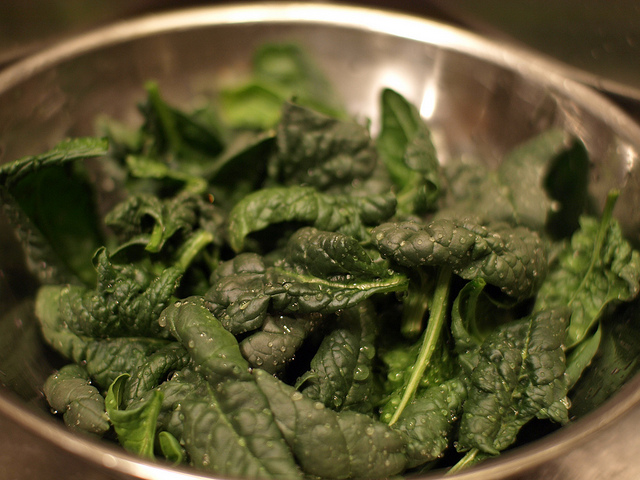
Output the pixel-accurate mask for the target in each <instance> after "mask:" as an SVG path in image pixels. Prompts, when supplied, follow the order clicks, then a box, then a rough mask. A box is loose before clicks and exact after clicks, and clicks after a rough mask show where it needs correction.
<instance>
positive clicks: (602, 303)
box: [535, 192, 640, 347]
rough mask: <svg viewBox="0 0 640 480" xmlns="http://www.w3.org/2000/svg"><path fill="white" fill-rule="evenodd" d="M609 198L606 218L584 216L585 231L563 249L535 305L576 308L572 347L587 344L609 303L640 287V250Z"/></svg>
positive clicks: (571, 327) (571, 326) (626, 297)
mask: <svg viewBox="0 0 640 480" xmlns="http://www.w3.org/2000/svg"><path fill="white" fill-rule="evenodd" d="M616 198H617V192H613V193H612V194H611V195H610V196H609V200H608V202H607V205H606V207H605V211H604V213H603V216H602V219H601V220H600V221H598V220H596V219H594V218H592V217H583V218H582V219H581V221H580V225H581V227H580V230H578V231H576V233H575V234H574V235H573V236H572V238H571V243H570V244H567V246H566V247H565V249H564V250H563V251H562V252H561V254H560V256H559V258H558V263H557V264H556V265H555V266H554V268H553V269H552V270H551V272H550V274H549V279H548V281H547V282H546V283H545V284H544V285H543V288H542V289H541V290H540V294H539V295H538V297H537V300H536V305H535V308H536V310H543V309H548V308H553V307H556V306H567V307H570V308H571V309H572V314H571V322H570V324H569V328H568V330H567V338H566V340H565V342H566V345H567V347H574V346H576V345H577V344H579V343H580V342H582V341H583V340H584V339H585V338H586V337H587V335H588V334H589V332H590V331H591V329H592V328H593V327H594V325H595V324H596V323H597V322H598V320H599V318H600V316H601V315H602V312H603V310H604V309H605V307H607V306H608V305H611V304H615V303H619V302H625V301H629V300H632V299H633V298H635V297H636V295H637V294H638V291H640V254H639V253H638V252H637V251H635V250H633V248H632V247H631V245H630V244H629V243H628V242H627V241H626V240H625V239H624V237H623V235H622V231H621V229H620V226H619V224H618V222H617V221H616V220H615V219H614V218H613V215H612V212H613V207H614V205H615V201H616Z"/></svg>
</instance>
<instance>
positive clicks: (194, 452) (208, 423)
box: [180, 372, 302, 480]
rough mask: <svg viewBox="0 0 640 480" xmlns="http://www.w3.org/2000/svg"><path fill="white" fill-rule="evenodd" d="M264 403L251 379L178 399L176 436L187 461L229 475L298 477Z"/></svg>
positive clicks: (300, 476) (224, 383) (292, 458)
mask: <svg viewBox="0 0 640 480" xmlns="http://www.w3.org/2000/svg"><path fill="white" fill-rule="evenodd" d="M265 375H269V374H268V373H266V372H265ZM269 407H270V404H269V403H267V399H266V398H265V395H264V394H263V393H262V391H261V389H259V388H258V386H257V384H256V383H255V382H254V381H253V379H248V380H241V381H231V382H230V381H227V382H223V383H222V384H219V385H218V387H216V388H215V389H214V388H213V387H211V386H209V389H208V394H206V395H204V396H199V397H195V396H194V397H190V398H188V399H187V400H186V401H184V402H182V406H181V409H180V413H181V414H182V415H183V418H184V422H183V437H182V438H183V441H184V445H185V449H186V451H187V452H188V453H189V456H190V458H191V461H192V462H193V464H194V465H196V466H198V467H200V468H203V469H207V470H212V471H214V472H216V473H217V474H218V475H227V476H230V477H231V476H233V477H238V478H268V479H269V478H276V479H283V480H284V479H298V478H302V475H301V473H300V470H299V468H298V467H297V465H296V462H295V460H294V457H293V455H292V452H291V450H290V449H289V447H288V446H287V444H286V443H285V442H284V441H283V436H282V434H281V432H280V430H279V429H278V427H277V425H276V423H275V421H274V417H273V415H272V413H271V411H270V410H269Z"/></svg>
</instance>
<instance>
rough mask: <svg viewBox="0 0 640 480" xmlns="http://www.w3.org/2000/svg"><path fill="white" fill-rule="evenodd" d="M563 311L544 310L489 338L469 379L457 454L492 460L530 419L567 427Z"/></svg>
mask: <svg viewBox="0 0 640 480" xmlns="http://www.w3.org/2000/svg"><path fill="white" fill-rule="evenodd" d="M568 316H569V312H568V311H566V310H565V311H563V310H548V311H543V312H539V313H537V314H533V315H531V316H529V317H526V318H524V319H521V320H516V321H514V322H511V323H509V324H506V325H504V326H502V327H499V328H498V329H497V330H496V331H495V332H494V333H492V334H491V335H489V336H488V337H487V338H486V339H485V341H484V342H483V344H482V346H481V347H480V358H479V362H478V365H477V367H476V368H475V369H474V370H473V373H472V374H471V379H470V386H469V397H468V399H467V401H466V402H465V404H464V407H463V414H462V420H461V424H460V432H459V439H458V445H457V449H458V451H461V452H464V451H468V450H472V449H477V450H479V451H481V452H485V453H488V454H490V455H495V454H497V453H498V452H500V451H502V450H504V449H505V448H507V447H508V446H509V445H511V444H512V443H513V442H514V441H515V438H516V435H517V434H518V431H519V430H520V428H521V427H522V426H523V425H524V424H525V423H527V422H529V421H530V420H531V419H533V418H535V417H537V418H550V419H551V420H554V421H556V422H560V423H564V422H566V421H568V415H567V404H566V395H567V390H568V385H567V379H566V377H565V355H564V351H563V345H562V342H563V339H564V335H565V332H566V327H567V323H568Z"/></svg>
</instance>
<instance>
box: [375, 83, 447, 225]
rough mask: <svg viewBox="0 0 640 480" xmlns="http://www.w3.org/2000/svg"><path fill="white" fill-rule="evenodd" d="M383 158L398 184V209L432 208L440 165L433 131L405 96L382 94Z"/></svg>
mask: <svg viewBox="0 0 640 480" xmlns="http://www.w3.org/2000/svg"><path fill="white" fill-rule="evenodd" d="M381 104H382V117H381V124H382V125H381V130H380V134H379V135H378V138H377V139H376V144H377V148H378V152H379V153H380V159H381V160H382V161H383V162H384V164H385V166H386V167H387V169H388V170H389V174H390V176H391V178H392V180H393V182H394V183H395V185H396V187H397V190H398V192H397V195H398V210H399V212H401V213H404V214H411V213H425V212H427V211H428V210H430V209H433V208H434V207H435V205H436V200H437V199H438V197H439V195H440V190H441V180H440V167H439V162H438V157H437V154H436V149H435V146H434V145H433V142H432V140H431V132H430V130H429V128H428V126H427V125H426V123H425V122H424V121H423V120H422V118H421V117H420V112H418V109H417V108H416V107H415V106H414V105H412V104H411V103H409V102H408V101H407V100H406V99H405V98H404V97H403V96H402V95H400V94H399V93H397V92H395V91H393V90H391V89H384V90H383V91H382V94H381Z"/></svg>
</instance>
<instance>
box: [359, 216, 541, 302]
mask: <svg viewBox="0 0 640 480" xmlns="http://www.w3.org/2000/svg"><path fill="white" fill-rule="evenodd" d="M371 238H372V240H373V242H374V244H375V245H376V246H377V248H378V249H379V250H380V252H381V253H382V254H383V256H385V257H388V258H390V259H391V260H393V261H394V262H396V263H398V264H399V265H402V266H405V267H421V266H442V265H448V266H450V267H451V268H452V269H453V271H454V272H455V273H456V274H458V275H459V276H461V277H462V278H465V279H472V278H475V277H477V276H480V277H482V278H483V279H485V280H486V282H487V283H490V284H492V285H495V286H497V287H499V288H500V289H501V290H502V291H503V292H504V293H506V294H507V295H510V296H512V297H515V298H517V299H524V298H529V297H531V296H533V295H534V294H535V293H536V292H537V291H538V289H539V288H540V285H541V284H542V281H543V280H544V278H545V275H546V271H547V256H546V250H545V247H544V244H543V242H542V239H541V238H540V237H539V236H538V234H536V233H535V232H532V231H530V230H528V229H526V228H524V227H516V228H513V227H511V226H509V225H507V224H502V223H499V224H494V225H488V226H483V225H478V224H474V223H471V222H459V221H455V220H449V219H437V220H434V221H433V222H431V223H429V224H421V223H417V222H396V223H384V224H382V225H380V226H378V227H376V228H374V229H373V230H372V232H371Z"/></svg>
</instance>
